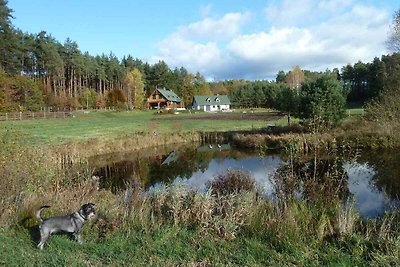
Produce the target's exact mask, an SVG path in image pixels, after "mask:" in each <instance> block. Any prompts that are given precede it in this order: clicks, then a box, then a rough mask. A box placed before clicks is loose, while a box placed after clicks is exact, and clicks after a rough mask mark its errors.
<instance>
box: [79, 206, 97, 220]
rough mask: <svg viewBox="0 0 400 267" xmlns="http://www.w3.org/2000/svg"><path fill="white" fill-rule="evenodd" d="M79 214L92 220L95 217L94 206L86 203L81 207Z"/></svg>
mask: <svg viewBox="0 0 400 267" xmlns="http://www.w3.org/2000/svg"><path fill="white" fill-rule="evenodd" d="M81 213H82V215H83V216H84V218H86V219H92V218H94V217H95V216H96V210H95V205H94V204H93V203H86V204H84V205H82V207H81Z"/></svg>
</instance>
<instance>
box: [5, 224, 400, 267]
mask: <svg viewBox="0 0 400 267" xmlns="http://www.w3.org/2000/svg"><path fill="white" fill-rule="evenodd" d="M85 234H86V237H87V238H88V240H87V241H86V242H85V243H84V244H82V245H79V244H77V243H76V242H74V241H72V240H69V239H68V238H67V237H66V236H53V237H52V238H51V239H50V240H49V244H48V246H46V248H45V249H44V250H43V251H39V250H38V249H36V248H35V247H34V244H33V243H32V241H31V237H30V235H29V233H28V232H27V231H17V232H14V231H0V244H1V245H0V248H1V249H0V265H4V266H371V265H374V264H375V265H376V266H385V265H386V264H385V262H379V261H375V260H374V259H369V260H368V259H367V258H366V257H365V254H363V253H354V252H355V251H354V248H353V247H352V246H351V244H352V243H354V242H358V243H359V245H367V242H366V241H365V240H356V239H357V238H358V237H353V238H349V240H344V241H343V243H345V244H347V245H348V247H347V248H346V249H343V247H344V246H343V244H342V243H340V242H338V243H328V242H327V243H325V244H315V243H308V244H307V243H302V244H292V243H290V242H287V241H286V242H285V241H284V242H280V243H279V244H274V242H270V240H268V239H267V238H265V237H260V238H257V237H246V236H239V237H238V238H236V239H235V240H231V241H227V240H223V239H218V238H212V237H204V236H202V235H201V234H199V233H198V232H196V231H193V230H188V229H180V228H177V227H165V228H162V229H158V230H155V231H152V232H147V233H146V232H143V231H140V230H137V229H135V230H134V231H132V233H131V234H130V235H128V236H127V235H126V234H125V233H124V232H122V231H121V232H118V233H115V234H114V235H112V236H111V237H109V238H107V239H104V240H98V241H96V240H91V239H90V232H89V231H86V233H85ZM276 241H277V240H276ZM275 243H278V242H275ZM377 253H379V250H376V251H371V252H370V256H371V257H372V256H373V255H374V254H377ZM393 263H395V259H393ZM386 266H390V265H386ZM393 266H394V265H393Z"/></svg>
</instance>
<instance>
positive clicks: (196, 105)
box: [192, 95, 231, 111]
mask: <svg viewBox="0 0 400 267" xmlns="http://www.w3.org/2000/svg"><path fill="white" fill-rule="evenodd" d="M230 106H231V101H230V100H229V98H228V96H227V95H206V96H203V95H202V96H199V95H198V96H194V97H193V102H192V109H194V110H203V111H224V110H230Z"/></svg>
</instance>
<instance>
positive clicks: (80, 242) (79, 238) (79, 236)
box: [74, 231, 83, 244]
mask: <svg viewBox="0 0 400 267" xmlns="http://www.w3.org/2000/svg"><path fill="white" fill-rule="evenodd" d="M74 237H75V240H76V241H78V243H79V244H82V243H83V242H82V235H81V232H80V231H79V232H75V233H74Z"/></svg>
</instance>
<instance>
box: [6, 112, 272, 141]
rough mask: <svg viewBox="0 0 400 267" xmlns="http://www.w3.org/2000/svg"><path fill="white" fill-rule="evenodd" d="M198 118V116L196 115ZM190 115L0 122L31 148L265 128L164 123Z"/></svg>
mask: <svg viewBox="0 0 400 267" xmlns="http://www.w3.org/2000/svg"><path fill="white" fill-rule="evenodd" d="M200 115H201V114H200ZM176 116H182V117H188V118H189V117H190V114H188V113H184V114H178V115H158V116H157V115H155V114H154V111H147V110H146V111H134V112H114V111H103V112H90V113H81V112H75V113H74V117H73V118H67V119H49V120H29V121H28V120H27V121H8V122H0V127H1V128H3V129H7V128H8V129H14V130H17V131H20V132H22V133H23V134H24V135H26V136H27V137H28V139H29V140H30V141H31V142H32V143H35V144H47V143H63V142H68V141H79V140H87V139H90V138H102V137H112V136H118V135H121V134H135V133H143V132H154V131H156V132H160V133H170V132H171V133H174V132H182V131H184V132H185V131H187V132H190V131H204V132H207V131H237V130H251V129H259V128H262V127H265V125H266V122H265V121H256V120H255V121H250V120H239V121H238V120H199V119H196V120H190V119H185V120H179V121H174V120H164V119H163V118H168V117H169V118H170V117H176Z"/></svg>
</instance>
